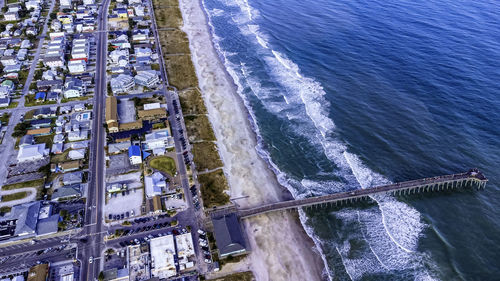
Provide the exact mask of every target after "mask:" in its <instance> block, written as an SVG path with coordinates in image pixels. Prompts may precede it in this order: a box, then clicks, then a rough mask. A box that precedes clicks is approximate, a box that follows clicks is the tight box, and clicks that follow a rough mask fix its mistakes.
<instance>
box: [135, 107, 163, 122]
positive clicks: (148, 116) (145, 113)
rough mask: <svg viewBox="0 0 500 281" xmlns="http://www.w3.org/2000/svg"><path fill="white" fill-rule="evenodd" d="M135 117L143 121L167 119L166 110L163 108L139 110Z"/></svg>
mask: <svg viewBox="0 0 500 281" xmlns="http://www.w3.org/2000/svg"><path fill="white" fill-rule="evenodd" d="M137 116H138V117H139V118H140V119H143V120H158V119H161V118H166V117H167V110H166V109H165V108H156V109H150V110H139V111H138V112H137Z"/></svg>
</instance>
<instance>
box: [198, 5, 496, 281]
mask: <svg viewBox="0 0 500 281" xmlns="http://www.w3.org/2000/svg"><path fill="white" fill-rule="evenodd" d="M202 4H203V6H204V8H205V11H206V13H207V15H208V19H209V24H210V25H211V28H212V33H213V41H214V45H215V46H216V49H217V50H218V52H219V55H220V57H221V59H222V61H223V62H224V64H225V66H226V68H227V70H228V72H229V74H230V75H231V76H232V78H233V80H234V81H235V83H236V84H237V86H238V94H239V95H240V96H241V98H242V99H243V100H244V102H245V105H246V107H247V108H248V110H249V112H250V117H249V118H250V119H251V121H252V122H253V123H254V125H255V128H254V129H255V131H256V133H257V135H258V138H259V145H258V147H257V149H258V150H259V152H260V154H261V156H262V157H263V158H265V159H266V160H267V161H268V163H269V165H270V166H271V167H272V168H273V170H274V171H275V173H276V175H277V176H278V179H279V181H280V183H281V184H283V185H284V186H286V187H287V188H288V189H289V190H290V192H291V193H292V194H293V195H294V196H295V197H306V196H311V195H319V194H327V193H333V192H339V191H347V190H353V189H359V188H368V187H370V186H374V185H379V184H384V183H388V182H396V181H402V180H410V179H417V178H421V177H427V176H436V175H441V174H448V173H456V172H462V171H466V170H468V169H469V168H472V167H477V168H479V169H480V170H482V171H483V172H484V173H485V175H486V176H487V177H488V178H489V180H490V181H489V183H488V185H487V188H486V190H485V191H481V192H471V191H463V192H454V193H440V194H426V195H416V196H408V197H404V198H395V197H392V196H374V197H373V198H372V199H373V200H374V202H373V203H365V204H360V205H355V206H349V207H345V208H322V209H317V210H305V211H302V212H301V220H302V222H303V225H304V226H305V229H306V231H307V232H308V234H309V235H310V236H311V237H312V238H313V239H314V241H315V242H316V244H317V246H318V248H319V250H320V252H321V254H322V256H323V259H324V262H325V266H326V269H327V271H326V272H325V277H326V278H328V279H330V280H500V246H499V245H500V195H499V191H500V186H499V183H500V169H499V166H500V83H499V82H500V4H499V2H497V1H472V0H464V1H452V0H442V1H437V0H429V1H403V0H384V1H380V0H374V1H360V0H316V1H310V0H286V1H284V0H273V1H263V0H202Z"/></svg>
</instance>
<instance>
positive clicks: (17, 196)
mask: <svg viewBox="0 0 500 281" xmlns="http://www.w3.org/2000/svg"><path fill="white" fill-rule="evenodd" d="M26 196H28V192H27V191H21V192H16V193H12V194H7V195H4V196H2V202H8V201H14V200H19V199H23V198H24V197H26Z"/></svg>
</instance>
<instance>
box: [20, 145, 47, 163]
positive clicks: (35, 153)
mask: <svg viewBox="0 0 500 281" xmlns="http://www.w3.org/2000/svg"><path fill="white" fill-rule="evenodd" d="M47 155H49V149H46V148H45V143H40V144H32V145H26V146H23V147H20V148H19V152H18V154H17V161H19V162H28V161H36V160H41V159H43V158H44V157H45V156H47Z"/></svg>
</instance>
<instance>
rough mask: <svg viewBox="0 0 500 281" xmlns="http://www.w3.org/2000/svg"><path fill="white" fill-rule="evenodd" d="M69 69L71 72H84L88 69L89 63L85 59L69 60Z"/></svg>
mask: <svg viewBox="0 0 500 281" xmlns="http://www.w3.org/2000/svg"><path fill="white" fill-rule="evenodd" d="M68 70H69V72H70V73H71V74H75V73H83V72H85V70H87V63H86V62H85V60H84V59H75V60H70V61H69V62H68Z"/></svg>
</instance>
